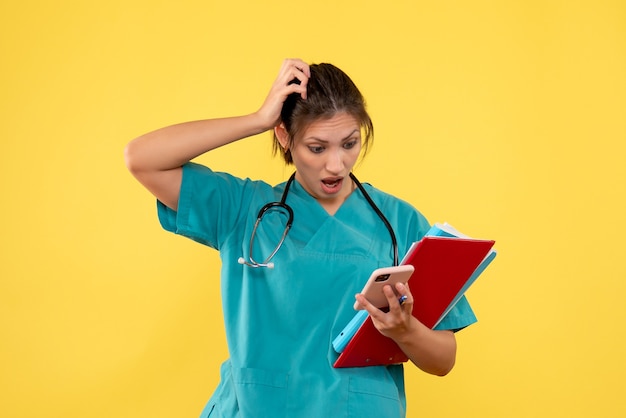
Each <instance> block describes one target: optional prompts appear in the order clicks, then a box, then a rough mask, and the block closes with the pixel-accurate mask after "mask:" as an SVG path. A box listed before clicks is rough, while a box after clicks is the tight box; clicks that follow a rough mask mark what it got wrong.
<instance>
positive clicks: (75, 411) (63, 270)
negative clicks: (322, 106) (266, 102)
mask: <svg viewBox="0 0 626 418" xmlns="http://www.w3.org/2000/svg"><path fill="white" fill-rule="evenodd" d="M286 57H301V58H303V59H305V60H307V61H309V62H321V61H329V62H332V63H335V64H337V65H338V66H340V67H341V68H343V69H344V70H345V71H346V72H348V74H350V75H351V76H352V77H353V79H354V80H355V82H356V83H357V85H359V86H360V88H361V90H362V91H363V93H364V94H365V96H366V98H367V100H368V103H369V108H370V111H371V114H372V117H373V119H374V123H375V127H376V141H375V145H374V148H373V150H372V153H371V154H370V155H369V157H368V158H367V159H366V160H365V162H364V163H363V164H362V165H361V166H359V167H358V168H357V171H356V173H357V175H358V176H359V177H360V178H361V179H362V180H364V181H368V182H371V183H373V184H374V185H376V186H378V187H380V188H382V189H384V190H387V191H389V192H391V193H394V194H396V195H398V196H399V197H402V198H404V199H406V200H408V201H409V202H411V203H412V204H414V205H415V206H416V207H418V208H419V209H420V210H421V211H422V212H423V213H424V214H425V215H426V216H427V217H428V219H429V220H430V221H431V222H437V221H448V222H450V223H452V224H453V225H455V226H456V227H457V228H458V229H460V230H462V231H464V232H466V233H468V234H470V235H473V236H476V237H484V238H493V239H496V240H497V248H498V250H499V256H498V258H497V259H496V261H495V262H494V264H493V265H492V267H490V268H489V270H488V271H487V272H486V273H485V274H484V276H482V277H481V278H480V280H479V281H478V282H477V283H476V285H475V286H474V287H473V288H472V289H471V290H470V292H469V297H470V299H471V302H472V304H473V306H474V308H475V311H476V313H477V315H478V317H479V323H478V324H476V325H474V326H472V327H471V328H469V329H467V330H465V331H463V332H462V333H460V334H458V342H459V355H458V362H457V366H456V368H455V369H454V370H453V372H452V373H451V374H450V375H449V376H447V377H445V378H437V377H433V376H428V375H425V374H423V373H420V372H419V371H417V370H416V369H414V368H409V369H408V372H407V392H408V397H409V412H408V416H409V417H418V416H419V417H464V416H469V417H556V416H559V417H590V416H597V417H623V416H626V396H625V395H626V393H625V392H624V386H623V380H624V374H625V372H626V360H624V354H625V353H626V331H625V330H624V325H625V319H626V303H624V295H625V293H626V267H625V263H624V260H625V246H624V244H623V242H624V241H623V240H624V233H625V232H626V223H625V222H626V221H625V217H624V214H625V213H626V204H625V203H624V197H625V196H624V195H625V180H626V168H625V167H626V162H625V160H626V152H625V151H626V146H625V145H624V144H625V140H626V5H625V3H624V2H623V1H621V0H615V1H610V0H589V1H544V0H532V1H529V0H527V1H522V0H520V1H500V0H493V1H486V0H477V1H467V2H464V1H442V2H429V1H408V0H407V1H393V0H392V1H386V2H379V1H376V2H374V1H364V0H351V1H338V0H322V1H320V0H316V1H308V2H295V1H286V0H285V1H263V2H261V1H259V2H252V1H250V2H245V1H238V0H230V1H220V2H218V1H165V0H162V1H154V0H153V1H143V0H142V1H126V0H125V1H121V0H112V1H108V2H89V1H67V0H66V1H61V2H48V1H42V0H39V1H35V0H30V1H29V0H25V1H23V2H8V1H5V2H3V3H2V5H1V6H0V60H1V61H0V62H1V63H2V66H1V69H0V72H1V73H0V74H1V77H0V95H1V96H0V111H1V115H2V123H0V138H1V141H2V142H1V143H2V152H1V154H0V162H1V164H0V178H1V179H2V193H1V194H0V196H1V197H0V199H2V200H1V202H0V204H1V209H0V210H1V211H2V212H1V214H2V216H1V220H0V234H1V237H2V239H1V242H0V257H1V263H0V278H1V281H0V326H1V328H0V329H1V335H0V415H1V416H3V417H11V418H13V417H40V416H45V417H48V418H51V417H63V418H67V417H94V418H99V417H116V418H126V417H128V418H131V417H132V418H137V417H146V418H147V417H151V418H152V417H196V416H198V414H199V413H200V411H201V408H202V406H203V405H204V403H205V401H206V400H207V399H208V397H209V395H210V394H211V392H212V390H213V388H214V386H215V385H216V383H217V377H218V365H219V363H220V362H221V361H222V360H224V358H225V357H226V348H225V343H224V336H223V329H222V318H221V310H220V309H221V308H220V302H219V297H218V293H217V292H218V268H219V259H218V257H217V254H216V253H215V252H214V251H213V250H210V249H208V248H205V247H202V246H200V245H197V244H195V243H193V242H191V241H187V240H185V239H183V238H180V237H176V236H174V235H172V234H168V233H165V232H163V231H162V230H161V229H160V227H159V225H158V223H157V219H156V214H155V208H154V206H155V204H154V201H153V199H152V198H151V196H150V195H148V193H147V192H146V191H144V190H143V189H142V188H141V187H140V186H139V185H138V184H137V183H136V182H135V181H134V180H133V179H132V178H131V176H130V175H129V174H128V173H127V171H126V169H125V166H124V162H123V148H124V146H125V144H126V143H127V142H128V141H129V140H131V139H132V138H133V137H135V136H138V135H140V134H142V133H144V132H146V131H148V130H152V129H155V128H158V127H160V126H164V125H168V124H171V123H175V122H181V121H185V120H191V119H198V118H205V117H216V116H226V115H235V114H241V113H245V112H249V111H253V110H256V108H257V107H258V106H259V105H260V103H261V101H262V100H263V99H264V97H265V93H266V92H267V90H268V88H269V86H270V84H271V82H272V81H273V79H274V77H275V75H276V73H277V70H278V68H279V66H280V63H281V61H282V59H283V58H286ZM201 161H202V162H204V163H206V164H210V165H211V166H213V167H214V168H216V169H220V170H228V171H230V172H232V173H234V174H237V175H241V176H250V177H252V178H264V179H266V180H268V181H270V182H278V181H282V180H284V179H285V177H286V176H287V175H288V174H289V173H290V169H289V168H285V167H284V166H283V165H282V163H281V162H280V161H279V160H277V159H273V158H271V156H270V137H269V135H261V136H259V137H255V138H253V139H249V140H247V141H242V142H241V143H238V144H235V145H233V146H231V147H228V148H226V149H221V150H218V151H216V152H214V153H213V154H212V155H208V156H204V157H202V158H201Z"/></svg>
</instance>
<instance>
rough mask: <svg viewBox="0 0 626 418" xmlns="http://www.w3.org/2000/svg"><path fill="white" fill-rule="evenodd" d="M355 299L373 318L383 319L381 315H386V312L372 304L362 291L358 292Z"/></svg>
mask: <svg viewBox="0 0 626 418" xmlns="http://www.w3.org/2000/svg"><path fill="white" fill-rule="evenodd" d="M354 297H355V299H356V300H357V302H359V304H360V305H361V306H362V307H363V309H365V310H366V311H367V313H368V314H370V316H371V317H372V319H377V320H381V319H382V318H381V315H382V316H383V317H384V315H385V314H384V312H383V311H381V310H380V309H378V308H377V307H376V306H374V305H372V304H371V303H370V301H369V300H367V298H366V297H365V296H363V294H362V293H357V294H356V295H355V296H354Z"/></svg>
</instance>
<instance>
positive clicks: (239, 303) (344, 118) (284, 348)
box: [126, 59, 475, 418]
mask: <svg viewBox="0 0 626 418" xmlns="http://www.w3.org/2000/svg"><path fill="white" fill-rule="evenodd" d="M269 130H273V132H274V141H275V142H274V145H275V150H276V151H279V152H281V153H282V155H283V156H284V159H285V161H286V162H287V163H292V164H293V165H294V166H295V176H294V177H293V178H292V179H290V180H289V181H288V182H286V183H282V184H279V185H277V186H271V185H268V184H267V183H265V182H262V181H252V180H249V179H240V178H236V177H234V176H232V175H229V174H227V173H217V172H213V171H211V170H210V169H209V168H207V167H203V166H200V165H197V164H194V163H190V161H191V160H192V159H193V158H195V157H197V156H199V155H201V154H203V153H205V152H208V151H211V150H213V149H216V148H218V147H221V146H224V145H227V144H229V143H231V142H235V141H238V140H241V139H244V138H247V137H250V136H253V135H256V134H259V133H262V132H266V131H269ZM372 133H373V126H372V122H371V120H370V118H369V116H368V114H367V112H366V109H365V104H364V100H363V97H362V96H361V93H360V92H359V91H358V89H357V88H356V86H355V85H354V83H353V82H352V81H351V80H350V78H349V77H348V76H347V75H346V74H345V73H343V72H342V71H341V70H339V69H338V68H336V67H334V66H332V65H330V64H319V65H311V66H309V65H308V64H306V63H305V62H303V61H302V60H299V59H290V60H286V61H285V62H284V63H283V65H282V67H281V69H280V72H279V75H278V77H277V78H276V80H275V82H274V84H273V85H272V87H271V89H270V92H269V94H268V96H267V98H266V99H265V101H264V103H263V104H262V106H261V107H260V109H259V110H258V111H257V112H255V113H252V114H248V115H244V116H238V117H232V118H224V119H211V120H203V121H195V122H188V123H183V124H179V125H174V126H169V127H166V128H163V129H160V130H157V131H154V132H151V133H148V134H146V135H143V136H141V137H139V138H137V139H135V140H133V141H132V142H131V143H130V144H129V145H128V146H127V149H126V161H127V166H128V168H129V170H130V171H131V172H132V173H133V175H134V176H135V177H136V178H137V179H138V180H139V181H140V182H141V183H142V184H143V185H144V186H145V187H146V188H147V189H148V190H149V191H150V192H152V194H154V196H156V198H157V199H158V214H159V219H160V221H161V224H162V225H163V227H164V228H165V229H166V230H169V231H172V232H175V233H177V234H181V235H184V236H187V237H189V238H191V239H194V240H196V241H199V242H201V243H203V244H206V245H208V246H210V247H212V248H215V249H217V250H219V251H220V257H221V260H222V272H221V280H222V303H223V309H224V320H225V326H226V337H227V342H228V349H229V355H230V358H229V359H228V360H227V361H225V362H224V363H223V365H222V367H221V382H220V384H219V386H218V387H217V389H216V390H215V392H214V394H213V396H212V397H211V399H210V400H209V402H208V404H207V406H206V407H205V409H204V411H203V412H202V417H209V416H210V417H264V418H267V417H290V418H294V417H307V418H310V417H348V416H354V417H368V416H372V417H377V418H381V417H403V416H405V408H406V402H405V395H404V381H403V368H402V365H394V366H388V367H384V366H375V367H362V368H344V369H338V368H333V363H334V361H335V360H336V359H337V357H338V354H337V353H335V352H334V350H333V349H332V344H331V342H332V340H333V338H334V337H335V336H336V335H337V334H338V333H339V332H340V331H341V330H342V329H343V327H344V326H345V325H346V324H347V323H348V322H349V321H350V319H351V318H352V317H353V316H354V310H353V308H352V305H353V303H354V300H355V299H354V298H355V296H354V295H355V294H356V299H357V300H358V301H359V302H360V303H361V305H363V306H364V307H365V309H366V310H367V311H368V312H369V314H370V315H371V317H372V319H373V321H374V324H375V326H376V328H377V329H378V330H379V331H380V332H381V333H383V334H384V335H386V336H388V337H390V338H392V339H393V340H395V341H396V342H397V344H398V345H399V346H400V347H401V348H402V350H403V351H404V352H405V353H406V354H407V356H408V357H409V358H410V360H411V361H412V362H413V363H414V364H415V365H416V366H417V367H419V368H420V369H422V370H423V371H425V372H427V373H432V374H436V375H445V374H447V373H448V372H449V371H450V370H451V369H452V367H453V365H454V361H455V356H456V341H455V336H454V333H453V331H452V330H456V329H460V328H463V327H465V326H467V325H469V324H470V323H472V322H474V321H475V318H474V316H473V313H472V312H471V309H470V308H469V305H468V304H467V302H466V301H465V300H462V302H460V303H459V304H457V306H456V307H455V309H453V310H452V311H451V312H450V313H449V314H448V315H447V317H446V318H445V319H444V320H443V321H442V323H441V324H440V325H439V326H438V329H437V330H431V329H429V328H427V327H426V326H424V325H423V324H421V323H420V322H419V321H418V320H417V319H416V318H414V317H413V316H412V315H411V314H410V313H411V310H412V306H413V299H412V297H411V292H410V290H409V289H408V287H407V286H403V285H397V288H396V289H395V292H394V289H391V288H390V287H389V286H387V287H386V288H385V292H386V293H385V294H386V296H387V299H388V302H389V310H388V312H383V311H381V310H378V309H376V308H375V307H373V306H372V305H371V304H370V303H369V302H368V301H367V300H366V299H365V298H364V297H363V296H362V295H360V294H357V293H358V292H359V290H360V289H361V288H362V287H363V285H364V282H365V281H366V279H367V278H368V277H369V274H370V273H371V271H372V270H374V269H375V268H377V267H386V266H390V265H392V264H393V263H394V252H396V251H395V249H394V245H392V241H391V239H390V231H389V230H388V228H387V227H386V225H385V221H383V219H382V217H381V216H382V215H380V214H378V213H377V212H376V209H375V207H377V208H378V209H379V210H380V211H381V212H382V214H384V217H385V219H387V222H388V223H389V224H390V225H389V226H390V227H391V228H392V229H393V231H394V232H395V234H396V236H397V252H399V253H400V254H404V252H406V250H407V249H408V247H409V245H410V244H411V243H412V242H413V241H416V240H419V239H420V238H421V237H422V236H423V235H424V234H425V232H426V231H427V230H428V229H429V224H428V222H427V221H426V219H425V218H424V217H423V216H422V215H421V214H420V213H419V212H418V211H417V210H415V209H414V208H413V207H412V206H411V205H409V204H408V203H406V202H403V201H401V200H399V199H397V198H394V197H393V196H390V195H388V194H385V193H383V192H381V191H379V190H377V189H375V188H374V187H372V186H370V185H369V184H365V185H363V186H362V187H363V188H362V189H361V188H359V183H358V181H357V180H356V178H355V177H353V176H352V175H351V171H352V168H353V167H354V165H355V163H356V161H357V159H358V158H359V155H360V154H361V151H362V150H363V149H365V150H366V149H367V146H368V145H369V143H370V140H371V135H372ZM366 194H367V195H368V196H369V198H371V200H372V202H371V203H369V202H368V200H367V199H368V197H366ZM281 199H282V201H283V203H285V204H286V205H288V206H289V207H290V208H291V209H292V212H293V223H292V225H291V228H290V229H289V228H288V227H286V222H287V218H289V213H288V212H289V209H286V208H285V207H284V206H283V205H270V206H269V209H268V210H267V211H266V212H264V213H263V216H262V221H261V222H259V223H258V224H256V225H255V223H256V220H257V217H259V216H261V214H260V213H259V211H260V210H261V209H262V208H264V209H263V210H265V209H266V208H268V205H267V204H268V203H270V202H277V201H281ZM285 233H286V235H285ZM282 239H284V241H281V240H282ZM396 292H397V293H398V294H400V295H406V296H407V300H406V302H405V303H404V304H402V305H400V303H399V302H398V299H397V296H396Z"/></svg>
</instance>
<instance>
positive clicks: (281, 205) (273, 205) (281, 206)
mask: <svg viewBox="0 0 626 418" xmlns="http://www.w3.org/2000/svg"><path fill="white" fill-rule="evenodd" d="M295 178H296V173H293V174H292V175H291V177H289V180H287V184H286V185H285V190H284V191H283V195H282V197H281V198H280V202H270V203H268V204H266V205H265V206H263V207H262V208H261V210H259V214H258V215H257V218H256V222H255V223H254V227H253V228H252V234H251V235H250V255H249V256H248V261H246V260H245V259H244V258H243V257H239V259H238V260H237V262H238V263H239V264H244V265H246V266H248V267H254V268H258V267H267V268H270V269H272V268H274V263H272V262H271V259H272V258H273V257H274V256H275V255H276V253H277V252H278V250H279V249H280V247H281V246H282V245H283V242H284V241H285V238H286V237H287V233H288V232H289V229H291V226H292V225H293V209H291V207H290V206H289V205H288V204H287V203H286V200H287V194H288V193H289V187H290V186H291V183H293V180H294V179H295ZM350 178H351V179H352V181H354V184H356V186H357V187H358V188H359V190H360V191H361V193H362V194H363V196H364V197H365V200H367V203H369V205H370V206H371V207H372V209H374V212H376V215H378V217H379V218H380V219H381V220H382V221H383V223H384V224H385V227H386V228H387V231H389V235H390V236H391V245H392V246H393V265H394V266H397V265H398V243H397V241H396V234H395V233H394V232H393V228H392V227H391V224H390V223H389V221H388V220H387V218H386V217H385V215H383V213H382V212H381V211H380V209H378V206H376V204H375V203H374V201H373V200H372V198H371V197H370V195H369V194H368V193H367V192H366V191H365V188H364V187H363V185H362V184H361V182H359V180H357V178H356V177H355V176H354V174H352V173H350ZM271 210H279V211H284V212H286V213H287V223H286V224H285V230H284V231H283V235H282V236H281V238H280V241H279V242H278V245H277V246H276V248H274V251H272V253H271V254H270V255H269V256H268V257H267V258H266V259H265V260H264V261H263V262H262V263H259V262H257V261H255V260H254V258H253V257H252V247H253V246H254V237H255V236H256V231H257V228H258V227H259V224H260V223H261V220H262V219H263V216H265V214H266V213H267V212H268V211H271Z"/></svg>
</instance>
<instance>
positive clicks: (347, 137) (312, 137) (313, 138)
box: [304, 129, 359, 144]
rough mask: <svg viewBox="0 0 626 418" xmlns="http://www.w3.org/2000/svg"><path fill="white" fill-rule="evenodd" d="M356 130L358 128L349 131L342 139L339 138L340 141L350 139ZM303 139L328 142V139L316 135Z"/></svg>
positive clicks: (357, 130)
mask: <svg viewBox="0 0 626 418" xmlns="http://www.w3.org/2000/svg"><path fill="white" fill-rule="evenodd" d="M356 132H359V129H355V130H354V131H352V132H350V133H349V134H348V135H347V136H346V137H345V138H343V139H342V140H341V142H345V141H347V140H348V139H351V138H352V136H354V134H355V133H356ZM304 139H308V140H314V141H318V142H321V143H322V144H328V141H326V140H325V139H320V138H317V137H315V136H309V137H306V138H304Z"/></svg>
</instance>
